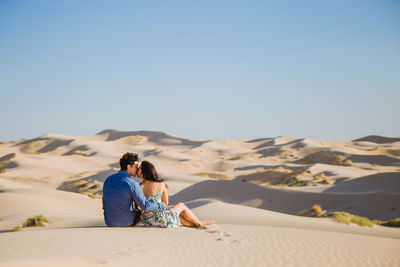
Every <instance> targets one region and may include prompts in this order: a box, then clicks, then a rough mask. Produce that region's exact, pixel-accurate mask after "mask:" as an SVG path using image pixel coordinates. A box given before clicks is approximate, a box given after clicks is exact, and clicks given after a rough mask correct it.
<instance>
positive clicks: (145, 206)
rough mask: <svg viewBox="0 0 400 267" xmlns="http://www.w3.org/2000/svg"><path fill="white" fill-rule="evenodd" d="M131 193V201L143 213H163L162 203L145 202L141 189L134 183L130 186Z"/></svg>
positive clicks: (163, 206)
mask: <svg viewBox="0 0 400 267" xmlns="http://www.w3.org/2000/svg"><path fill="white" fill-rule="evenodd" d="M131 191H132V197H133V201H135V203H136V204H138V205H139V207H140V208H141V209H142V210H144V211H163V210H165V205H164V203H154V202H150V201H148V200H147V198H146V197H145V196H144V194H143V190H142V188H140V186H139V184H138V183H137V182H135V181H133V183H132V184H131Z"/></svg>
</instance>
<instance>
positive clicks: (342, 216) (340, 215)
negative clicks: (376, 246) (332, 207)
mask: <svg viewBox="0 0 400 267" xmlns="http://www.w3.org/2000/svg"><path fill="white" fill-rule="evenodd" d="M328 216H330V217H333V220H334V221H336V222H338V223H344V224H350V223H355V224H358V225H360V226H368V227H372V226H373V223H372V222H371V221H370V220H369V219H368V218H366V217H361V216H358V215H353V214H350V213H347V212H344V211H334V212H330V213H329V214H328Z"/></svg>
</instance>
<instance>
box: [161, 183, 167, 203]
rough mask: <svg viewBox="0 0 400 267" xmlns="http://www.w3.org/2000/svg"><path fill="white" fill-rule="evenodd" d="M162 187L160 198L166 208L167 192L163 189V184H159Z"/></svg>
mask: <svg viewBox="0 0 400 267" xmlns="http://www.w3.org/2000/svg"><path fill="white" fill-rule="evenodd" d="M161 185H162V190H163V191H162V198H161V202H163V203H164V204H165V206H168V192H167V188H166V187H165V184H164V183H161Z"/></svg>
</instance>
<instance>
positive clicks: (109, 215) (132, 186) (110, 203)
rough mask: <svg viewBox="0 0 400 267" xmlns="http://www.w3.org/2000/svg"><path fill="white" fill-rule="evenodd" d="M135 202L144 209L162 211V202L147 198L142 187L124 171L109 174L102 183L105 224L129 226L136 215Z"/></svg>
mask: <svg viewBox="0 0 400 267" xmlns="http://www.w3.org/2000/svg"><path fill="white" fill-rule="evenodd" d="M133 202H135V203H136V204H137V205H138V206H139V207H140V208H141V209H142V210H145V211H163V210H164V209H165V205H164V204H163V203H161V204H160V203H154V202H150V201H148V200H147V198H146V197H145V196H144V194H143V191H142V188H140V185H139V184H138V183H137V182H136V181H135V180H132V179H131V177H130V175H129V174H128V173H127V172H125V171H119V172H117V173H116V174H113V175H111V176H109V177H108V178H107V179H106V181H105V182H104V185H103V209H104V220H105V222H106V225H107V226H131V225H132V222H133V220H134V219H135V216H136V213H137V212H136V211H135V209H132V204H133V207H134V206H135V204H134V203H133Z"/></svg>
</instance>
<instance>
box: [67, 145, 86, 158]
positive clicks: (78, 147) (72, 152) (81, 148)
mask: <svg viewBox="0 0 400 267" xmlns="http://www.w3.org/2000/svg"><path fill="white" fill-rule="evenodd" d="M88 150H89V147H87V146H85V145H82V146H77V147H75V148H73V149H71V150H69V151H67V152H65V153H64V154H62V156H70V155H74V154H76V153H77V152H81V151H88ZM92 154H93V153H92Z"/></svg>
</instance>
